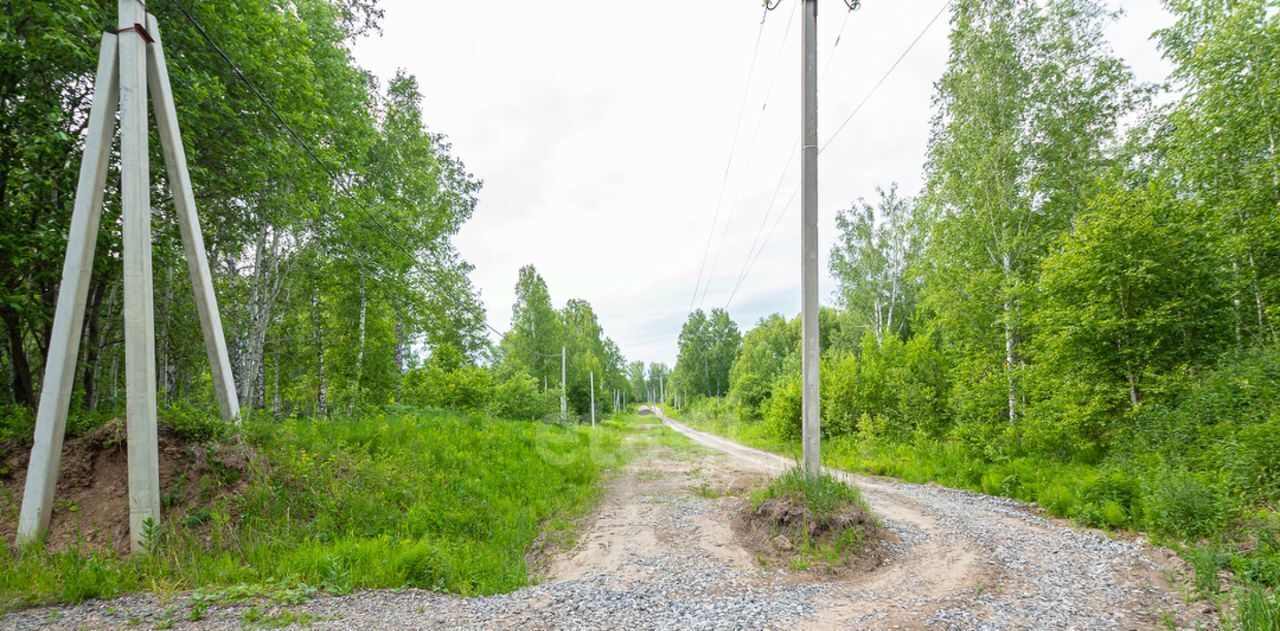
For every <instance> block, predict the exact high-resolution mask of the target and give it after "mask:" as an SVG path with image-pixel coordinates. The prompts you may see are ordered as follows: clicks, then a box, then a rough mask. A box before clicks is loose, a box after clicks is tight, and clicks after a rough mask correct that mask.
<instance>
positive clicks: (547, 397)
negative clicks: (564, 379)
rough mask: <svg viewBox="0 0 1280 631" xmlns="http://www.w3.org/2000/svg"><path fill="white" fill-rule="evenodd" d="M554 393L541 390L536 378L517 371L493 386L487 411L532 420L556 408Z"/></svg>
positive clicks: (515, 418) (506, 416)
mask: <svg viewBox="0 0 1280 631" xmlns="http://www.w3.org/2000/svg"><path fill="white" fill-rule="evenodd" d="M557 409H558V408H557V404H556V400H555V394H554V393H552V392H543V391H542V389H541V388H539V387H538V380H537V379H534V378H533V377H531V376H529V375H527V374H525V373H522V372H517V373H515V374H512V375H511V376H510V377H508V378H507V379H503V380H501V381H499V382H498V384H497V385H496V386H494V387H493V398H492V400H491V401H490V402H489V411H490V412H492V413H493V415H494V416H497V417H499V418H506V419H513V420H520V421H534V420H538V419H540V418H542V417H544V416H546V415H548V414H551V413H552V412H553V411H555V410H557Z"/></svg>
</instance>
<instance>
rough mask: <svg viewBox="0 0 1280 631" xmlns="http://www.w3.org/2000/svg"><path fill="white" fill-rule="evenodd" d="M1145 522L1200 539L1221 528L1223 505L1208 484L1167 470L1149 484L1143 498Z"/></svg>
mask: <svg viewBox="0 0 1280 631" xmlns="http://www.w3.org/2000/svg"><path fill="white" fill-rule="evenodd" d="M1143 508H1144V510H1145V512H1146V524H1147V526H1148V527H1149V528H1151V529H1152V530H1154V531H1156V532H1159V533H1163V534H1168V535H1174V536H1178V537H1182V538H1185V539H1192V540H1194V539H1200V538H1204V537H1208V536H1210V535H1213V534H1216V533H1218V532H1219V530H1220V529H1221V528H1222V525H1223V517H1224V515H1223V514H1222V510H1223V507H1222V505H1221V499H1220V498H1219V497H1218V492H1217V491H1216V490H1215V489H1214V488H1213V486H1212V485H1210V484H1209V483H1207V482H1205V481H1203V480H1201V479H1200V478H1198V477H1196V476H1194V475H1191V474H1189V473H1186V472H1170V473H1169V474H1167V475H1165V476H1162V477H1161V478H1159V479H1158V480H1156V481H1155V482H1154V484H1152V488H1151V489H1150V490H1149V491H1148V493H1147V497H1146V498H1145V500H1144V501H1143Z"/></svg>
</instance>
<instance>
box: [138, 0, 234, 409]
mask: <svg viewBox="0 0 1280 631" xmlns="http://www.w3.org/2000/svg"><path fill="white" fill-rule="evenodd" d="M147 30H148V31H150V32H151V37H152V39H153V40H155V41H154V43H153V44H152V46H151V54H150V55H148V56H147V61H148V63H147V79H148V81H149V82H150V88H151V94H152V97H153V99H154V103H155V118H156V129H157V131H158V132H159V134H158V135H159V137H160V148H161V149H162V150H163V153H164V163H165V169H166V171H167V172H168V174H169V186H170V188H171V189H172V191H171V192H172V194H173V205H174V208H175V209H177V211H178V229H179V232H180V233H181V234H182V247H183V252H184V253H185V254H186V256H187V271H188V275H189V276H190V277H191V287H192V289H193V290H194V292H195V298H196V300H195V302H196V311H197V313H198V314H199V316H200V330H201V332H202V333H203V334H204V347H205V354H206V355H208V357H209V366H210V375H211V376H212V377H213V393H214V395H215V396H217V398H218V404H219V407H220V408H221V410H222V420H224V421H229V422H236V423H238V422H239V421H240V402H239V399H238V398H237V397H236V383H235V379H234V378H232V376H231V358H230V355H229V354H228V353H227V341H226V338H225V337H223V333H222V317H221V316H220V315H219V314H218V298H217V296H216V295H215V294H214V292H213V274H212V273H210V271H209V256H208V254H207V253H206V252H205V247H204V235H203V232H202V231H201V230H200V219H199V216H198V215H197V214H196V199H195V193H194V192H193V191H192V186H191V173H190V172H189V171H188V170H187V153H186V150H185V149H184V148H183V145H182V132H181V131H180V130H179V128H178V111H177V108H176V107H175V106H174V103H173V92H172V90H171V89H170V85H169V69H168V67H167V66H166V64H165V57H164V48H163V47H162V46H161V44H160V25H159V24H158V23H157V22H156V18H155V16H154V15H148V16H147Z"/></svg>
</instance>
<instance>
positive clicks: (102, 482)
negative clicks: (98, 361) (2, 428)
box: [0, 419, 251, 554]
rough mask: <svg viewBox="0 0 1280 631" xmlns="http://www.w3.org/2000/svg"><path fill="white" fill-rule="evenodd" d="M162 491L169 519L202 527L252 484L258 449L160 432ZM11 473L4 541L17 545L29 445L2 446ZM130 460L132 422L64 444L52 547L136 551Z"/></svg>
mask: <svg viewBox="0 0 1280 631" xmlns="http://www.w3.org/2000/svg"><path fill="white" fill-rule="evenodd" d="M158 438H159V449H160V488H161V489H162V493H163V495H162V496H161V501H162V508H163V511H164V517H165V519H166V520H178V521H182V520H187V521H189V522H191V524H192V525H193V526H197V527H198V526H199V525H200V523H201V522H203V521H204V519H205V518H206V517H207V516H208V507H209V506H210V505H211V504H212V503H213V502H214V501H215V500H217V499H219V498H226V497H230V496H233V495H235V494H237V493H239V492H240V491H241V490H242V489H243V487H244V485H245V484H246V479H247V472H248V470H249V464H250V461H251V452H250V451H249V450H248V449H247V448H245V447H244V446H242V445H238V444H232V443H225V442H220V441H198V440H189V439H184V438H183V437H181V436H179V435H178V434H177V433H176V432H174V431H173V429H172V428H170V427H167V426H165V425H163V424H162V425H161V426H160V428H159V430H158ZM3 452H4V453H7V454H8V455H6V456H5V457H4V460H3V463H4V466H3V467H0V471H7V472H8V473H7V474H5V475H4V476H0V539H2V540H4V541H5V542H12V541H13V540H14V536H15V534H16V532H17V522H18V513H19V510H20V508H21V505H22V493H23V486H24V485H25V483H26V477H27V463H28V461H29V460H30V456H31V448H30V446H29V445H10V446H8V448H7V449H5V450H3ZM128 494H129V465H128V454H127V449H126V446H125V426H124V422H123V421H121V420H118V419H117V420H113V421H110V422H108V423H106V424H104V425H103V426H101V427H99V428H97V429H96V430H94V431H92V432H90V433H88V434H86V435H84V436H76V437H71V438H68V439H67V440H66V442H65V443H63V446H62V467H61V474H60V475H59V476H58V487H57V490H56V491H55V492H54V504H53V514H52V516H51V518H50V524H49V536H48V539H47V540H46V546H47V548H48V549H50V550H64V549H67V548H71V547H80V548H82V549H92V550H101V551H114V552H117V553H120V554H124V553H127V552H128V550H129V496H128Z"/></svg>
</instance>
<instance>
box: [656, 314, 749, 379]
mask: <svg viewBox="0 0 1280 631" xmlns="http://www.w3.org/2000/svg"><path fill="white" fill-rule="evenodd" d="M741 348H742V334H741V333H739V331H738V325H737V324H735V323H734V321H733V319H732V318H730V317H729V313H728V312H727V311H725V310H724V309H712V310H711V313H706V312H704V311H703V310H701V309H697V310H695V311H694V312H693V313H691V314H689V318H688V319H687V320H685V323H684V326H683V327H682V328H681V329H680V339H679V353H678V356H677V358H676V367H675V371H674V373H673V376H674V381H675V382H676V383H677V384H679V388H680V389H681V391H682V392H685V393H687V394H688V396H689V397H690V398H695V397H719V396H723V395H725V394H727V393H728V392H729V373H730V370H732V368H733V364H734V361H736V360H737V358H738V352H739V351H740V350H741Z"/></svg>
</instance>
